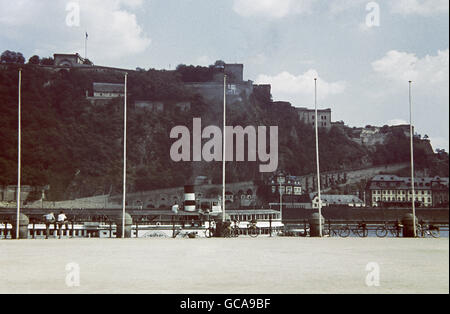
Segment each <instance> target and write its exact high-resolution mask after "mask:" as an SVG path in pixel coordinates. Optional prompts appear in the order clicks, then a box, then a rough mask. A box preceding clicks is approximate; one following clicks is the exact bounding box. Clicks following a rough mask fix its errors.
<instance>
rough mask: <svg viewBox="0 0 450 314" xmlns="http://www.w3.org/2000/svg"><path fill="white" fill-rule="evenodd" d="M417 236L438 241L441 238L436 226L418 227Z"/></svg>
mask: <svg viewBox="0 0 450 314" xmlns="http://www.w3.org/2000/svg"><path fill="white" fill-rule="evenodd" d="M417 236H418V237H421V238H426V237H429V238H430V237H431V238H434V239H438V238H440V237H441V232H440V229H439V227H437V226H434V225H417Z"/></svg>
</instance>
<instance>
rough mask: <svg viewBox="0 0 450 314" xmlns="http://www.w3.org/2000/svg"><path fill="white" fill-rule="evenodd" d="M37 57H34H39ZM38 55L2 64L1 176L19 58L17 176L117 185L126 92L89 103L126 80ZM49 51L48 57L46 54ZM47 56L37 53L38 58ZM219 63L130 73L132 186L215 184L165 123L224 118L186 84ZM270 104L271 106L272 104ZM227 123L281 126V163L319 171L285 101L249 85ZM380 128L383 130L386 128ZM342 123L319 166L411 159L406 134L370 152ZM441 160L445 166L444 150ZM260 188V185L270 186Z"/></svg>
mask: <svg viewBox="0 0 450 314" xmlns="http://www.w3.org/2000/svg"><path fill="white" fill-rule="evenodd" d="M36 57H37V56H36ZM38 58H39V57H37V58H34V57H33V58H32V59H33V60H31V59H30V62H29V63H30V64H27V65H23V66H22V65H14V64H12V65H8V66H6V67H3V68H2V69H1V70H0V106H1V111H2V114H1V115H0V134H1V140H0V185H12V184H15V183H16V177H17V170H16V169H17V127H18V120H17V117H18V112H17V100H18V99H17V98H18V88H17V82H18V67H19V66H22V67H23V85H22V165H23V169H22V170H23V181H22V183H23V184H26V185H33V186H44V185H50V191H49V193H48V195H47V196H48V197H49V198H50V200H61V199H68V198H73V197H84V196H91V195H96V194H103V193H112V194H119V193H121V191H122V172H123V168H122V167H123V161H122V160H123V99H120V98H118V99H115V100H113V101H111V102H110V103H108V104H106V105H93V104H91V103H90V102H89V101H88V100H87V99H86V97H85V95H86V91H89V92H90V93H89V94H91V95H92V85H93V82H109V83H122V82H123V79H124V77H123V74H122V73H119V72H115V71H98V72H97V71H89V70H83V69H71V70H70V71H66V70H61V71H60V72H55V71H53V69H51V68H43V67H38V66H36V62H37V60H38ZM45 60H47V61H45ZM44 62H48V64H50V63H52V62H53V59H51V58H48V59H42V60H41V64H45V63H44ZM217 71H219V72H220V71H223V69H221V63H220V62H218V63H216V65H214V66H211V67H209V68H200V69H196V68H193V67H187V66H179V67H178V69H177V71H157V70H149V71H138V72H131V73H129V84H128V86H129V90H128V93H129V109H130V110H129V112H128V143H127V145H128V150H127V155H128V168H127V173H128V184H129V185H128V191H129V192H137V191H144V190H151V189H156V188H168V187H178V186H182V185H184V184H185V183H187V182H189V181H191V182H192V180H193V179H194V178H195V177H196V176H198V175H205V176H208V177H209V178H211V179H212V180H213V183H221V182H222V163H221V162H213V163H205V162H197V163H174V162H173V161H171V159H170V156H169V154H170V147H171V145H172V143H173V142H174V140H171V139H170V136H169V135H170V131H171V129H172V128H173V127H175V126H178V125H184V126H187V127H188V128H189V129H190V130H192V119H193V118H194V117H201V118H202V123H203V126H204V127H205V126H207V125H222V105H221V104H214V103H207V102H205V100H204V99H203V98H202V97H201V96H199V95H192V94H191V93H189V92H188V91H187V90H185V89H184V87H183V82H184V81H191V80H196V81H205V80H210V79H211V77H212V76H214V75H215V73H218V72H217ZM135 100H153V101H162V102H164V103H165V104H171V103H174V102H177V101H189V102H191V105H192V110H191V112H189V113H186V112H180V111H177V110H167V111H165V112H161V113H160V112H148V111H144V112H142V111H139V110H133V106H132V104H134V101H135ZM274 110H275V111H274ZM227 122H228V123H227V124H228V125H233V126H236V125H241V126H249V125H253V126H261V125H266V126H279V153H280V156H279V169H284V170H286V171H288V172H290V173H291V174H294V175H304V174H310V173H314V171H315V137H314V136H315V134H314V130H313V129H312V128H311V127H310V126H308V125H305V124H303V123H301V122H299V120H298V118H297V116H296V115H295V114H293V113H292V112H290V111H289V110H285V111H283V110H280V111H276V108H273V103H272V101H271V96H270V95H268V94H267V93H258V92H256V93H254V94H253V95H250V96H249V97H243V100H242V101H236V102H234V103H233V102H232V103H229V106H228V112H227ZM386 131H388V130H387V129H386ZM346 132H348V130H345V129H344V130H342V129H341V128H332V129H331V131H329V132H327V131H325V130H322V131H321V132H320V138H319V141H320V154H321V167H322V171H329V170H338V169H348V168H356V167H359V166H361V165H362V160H369V161H373V162H374V163H375V164H387V163H394V162H403V161H407V160H409V147H408V140H407V139H405V138H404V136H399V135H392V136H391V137H390V138H389V140H388V143H387V144H386V145H383V146H379V147H377V149H376V151H375V152H371V151H369V150H368V149H366V148H364V147H362V146H360V145H358V144H356V143H354V142H353V141H351V140H350V139H349V136H348V135H349V134H346ZM420 144H421V142H420V141H419V142H418V145H417V149H418V151H417V153H416V158H417V160H418V163H419V164H422V165H425V164H427V163H428V162H429V160H430V157H429V154H428V152H427V149H426V147H421V146H420ZM442 163H444V164H446V165H447V169H448V156H447V159H446V160H445V161H442ZM258 168H259V163H256V162H235V163H228V165H227V182H236V181H248V180H257V182H263V180H264V179H265V176H263V175H261V174H260V173H259V169H258ZM266 192H267V191H264V190H263V188H262V187H261V190H260V191H259V192H258V194H262V195H264V194H266Z"/></svg>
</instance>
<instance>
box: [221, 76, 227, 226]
mask: <svg viewBox="0 0 450 314" xmlns="http://www.w3.org/2000/svg"><path fill="white" fill-rule="evenodd" d="M226 125H227V76H226V75H224V77H223V132H222V134H223V135H222V136H223V148H222V156H223V157H222V221H223V222H225V220H226V215H225V193H226V189H225V184H226V180H225V178H226V158H227V155H226V147H227V134H226Z"/></svg>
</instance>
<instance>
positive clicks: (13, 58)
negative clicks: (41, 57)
mask: <svg viewBox="0 0 450 314" xmlns="http://www.w3.org/2000/svg"><path fill="white" fill-rule="evenodd" d="M0 63H18V64H24V63H25V58H24V57H23V54H21V53H20V52H15V51H9V50H6V51H4V52H3V53H2V56H1V58H0Z"/></svg>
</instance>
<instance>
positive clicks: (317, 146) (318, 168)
mask: <svg viewBox="0 0 450 314" xmlns="http://www.w3.org/2000/svg"><path fill="white" fill-rule="evenodd" d="M314 103H315V106H316V117H315V120H316V159H317V191H318V197H319V235H320V237H322V236H323V232H322V196H321V193H320V164H319V116H318V113H319V111H318V109H317V78H315V79H314Z"/></svg>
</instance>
